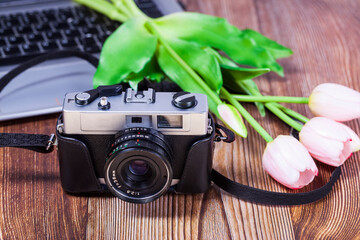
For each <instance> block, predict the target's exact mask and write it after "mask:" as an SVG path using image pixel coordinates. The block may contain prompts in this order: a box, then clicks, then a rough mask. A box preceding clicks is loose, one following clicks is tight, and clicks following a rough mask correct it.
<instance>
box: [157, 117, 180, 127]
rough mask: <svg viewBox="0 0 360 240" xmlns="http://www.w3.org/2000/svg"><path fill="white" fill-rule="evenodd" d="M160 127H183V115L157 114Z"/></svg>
mask: <svg viewBox="0 0 360 240" xmlns="http://www.w3.org/2000/svg"><path fill="white" fill-rule="evenodd" d="M157 127H158V128H182V127H183V116H182V115H170V116H163V115H158V116H157Z"/></svg>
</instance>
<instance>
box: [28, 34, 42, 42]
mask: <svg viewBox="0 0 360 240" xmlns="http://www.w3.org/2000/svg"><path fill="white" fill-rule="evenodd" d="M27 39H28V40H29V42H40V41H44V37H43V36H42V34H40V33H29V34H28V35H27Z"/></svg>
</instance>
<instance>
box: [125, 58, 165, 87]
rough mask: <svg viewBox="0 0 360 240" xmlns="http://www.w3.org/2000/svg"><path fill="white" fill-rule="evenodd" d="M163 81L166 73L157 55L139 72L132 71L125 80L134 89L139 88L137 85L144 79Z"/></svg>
mask: <svg viewBox="0 0 360 240" xmlns="http://www.w3.org/2000/svg"><path fill="white" fill-rule="evenodd" d="M144 78H148V79H149V80H152V81H156V82H158V83H159V82H161V80H162V79H163V78H164V74H163V73H162V72H161V69H160V67H159V65H158V63H157V61H156V58H155V56H154V57H153V58H152V59H151V60H150V61H149V62H148V63H147V64H146V65H145V67H144V68H143V69H142V70H141V71H140V72H138V73H130V74H129V75H128V76H127V77H126V79H125V80H124V82H128V83H129V84H130V86H131V88H133V89H135V90H136V89H137V85H138V84H139V83H140V82H141V81H142V80H143V79H144Z"/></svg>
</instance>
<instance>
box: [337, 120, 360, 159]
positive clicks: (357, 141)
mask: <svg viewBox="0 0 360 240" xmlns="http://www.w3.org/2000/svg"><path fill="white" fill-rule="evenodd" d="M339 124H341V126H343V127H344V129H345V131H346V132H347V133H348V134H349V135H350V137H351V142H350V144H351V151H352V152H357V151H359V150H360V138H359V136H358V135H357V134H356V133H355V132H354V131H353V130H352V129H351V128H349V127H348V126H346V125H345V124H342V123H339Z"/></svg>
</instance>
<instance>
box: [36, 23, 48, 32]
mask: <svg viewBox="0 0 360 240" xmlns="http://www.w3.org/2000/svg"><path fill="white" fill-rule="evenodd" d="M36 30H37V31H38V32H45V31H49V30H51V27H50V25H49V24H47V23H44V24H40V25H37V26H36Z"/></svg>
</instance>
